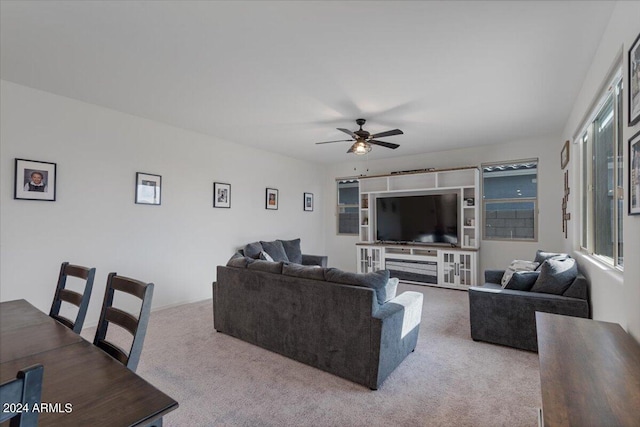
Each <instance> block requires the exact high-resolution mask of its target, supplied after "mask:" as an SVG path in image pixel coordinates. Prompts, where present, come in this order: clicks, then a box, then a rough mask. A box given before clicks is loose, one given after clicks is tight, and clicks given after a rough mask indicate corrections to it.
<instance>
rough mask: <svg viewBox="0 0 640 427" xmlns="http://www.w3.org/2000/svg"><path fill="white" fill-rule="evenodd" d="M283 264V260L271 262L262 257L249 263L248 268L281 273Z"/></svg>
mask: <svg viewBox="0 0 640 427" xmlns="http://www.w3.org/2000/svg"><path fill="white" fill-rule="evenodd" d="M282 264H283V263H282V262H271V261H264V260H261V259H257V260H255V261H253V262H252V263H251V264H249V265H247V268H248V269H249V270H257V271H264V272H266V273H275V274H281V273H282Z"/></svg>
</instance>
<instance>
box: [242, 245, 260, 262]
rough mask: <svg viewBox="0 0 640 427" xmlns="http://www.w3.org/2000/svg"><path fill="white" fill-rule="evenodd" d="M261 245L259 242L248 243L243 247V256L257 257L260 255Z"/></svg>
mask: <svg viewBox="0 0 640 427" xmlns="http://www.w3.org/2000/svg"><path fill="white" fill-rule="evenodd" d="M262 250H263V249H262V245H261V244H260V242H253V243H249V244H247V245H246V246H245V247H244V250H243V251H244V256H248V257H249V258H253V259H258V258H259V257H260V252H262Z"/></svg>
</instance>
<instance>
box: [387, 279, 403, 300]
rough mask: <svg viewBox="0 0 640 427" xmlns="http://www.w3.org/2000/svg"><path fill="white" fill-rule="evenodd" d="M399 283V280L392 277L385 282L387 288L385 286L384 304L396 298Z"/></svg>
mask: <svg viewBox="0 0 640 427" xmlns="http://www.w3.org/2000/svg"><path fill="white" fill-rule="evenodd" d="M399 281H400V279H398V278H397V277H392V278H390V279H389V281H388V282H387V286H385V289H386V290H387V299H386V300H385V302H387V301H389V300H391V299H394V298H395V297H396V293H397V292H398V282H399Z"/></svg>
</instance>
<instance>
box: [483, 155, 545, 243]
mask: <svg viewBox="0 0 640 427" xmlns="http://www.w3.org/2000/svg"><path fill="white" fill-rule="evenodd" d="M482 189H483V190H482V191H483V195H482V205H483V206H482V209H483V212H484V215H483V218H484V226H483V229H484V232H483V234H484V239H485V240H533V241H535V240H537V238H538V231H537V223H538V208H537V205H538V160H537V159H534V160H523V161H517V162H515V161H514V162H508V163H492V164H485V165H482Z"/></svg>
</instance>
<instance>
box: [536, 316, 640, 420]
mask: <svg viewBox="0 0 640 427" xmlns="http://www.w3.org/2000/svg"><path fill="white" fill-rule="evenodd" d="M536 326H537V332H538V355H539V357H540V383H541V386H542V425H544V426H546V427H551V426H553V427H555V426H584V427H588V426H598V427H600V426H636V427H637V426H638V425H640V424H639V423H640V345H639V344H638V343H637V342H636V341H635V340H634V339H633V337H632V336H631V335H629V334H627V333H626V332H625V331H624V330H623V329H622V327H621V326H620V325H618V324H617V323H608V322H600V321H596V320H591V319H581V318H577V317H569V316H561V315H557V314H550V313H540V312H536Z"/></svg>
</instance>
